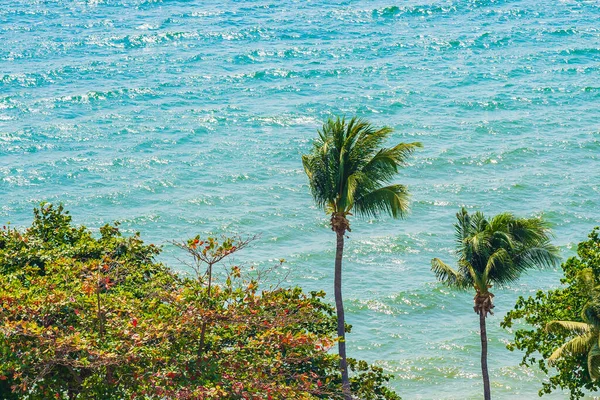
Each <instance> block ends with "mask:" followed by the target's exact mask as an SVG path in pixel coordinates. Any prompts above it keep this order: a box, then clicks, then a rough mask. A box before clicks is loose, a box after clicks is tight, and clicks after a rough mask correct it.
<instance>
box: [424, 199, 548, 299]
mask: <svg viewBox="0 0 600 400" xmlns="http://www.w3.org/2000/svg"><path fill="white" fill-rule="evenodd" d="M456 217H457V219H458V222H457V223H456V224H455V228H456V249H457V255H458V269H457V270H454V269H452V268H451V267H450V266H448V265H447V264H445V263H444V262H442V261H441V260H440V259H437V258H435V259H433V260H432V263H431V265H432V270H433V272H434V273H435V274H436V276H437V277H438V279H439V280H440V281H441V282H443V283H445V284H447V285H449V286H453V287H455V288H458V289H467V288H475V290H476V291H477V292H478V293H481V294H485V293H488V289H489V288H490V287H491V286H492V285H496V286H503V285H506V284H509V283H511V282H514V281H515V280H517V279H518V278H519V276H520V275H521V273H522V272H523V271H525V270H527V269H529V268H535V267H541V266H551V265H555V264H556V263H557V262H558V249H557V248H556V247H555V246H553V245H552V244H551V243H550V237H549V235H550V232H549V229H548V226H547V224H546V223H545V222H544V221H543V220H542V219H539V218H516V217H514V216H513V215H512V214H509V213H502V214H498V215H496V216H494V217H493V218H491V219H489V220H488V219H487V218H486V217H485V216H484V215H483V214H482V213H481V212H476V213H475V214H473V215H469V213H468V212H467V210H465V209H464V208H463V209H462V210H461V212H459V213H457V214H456Z"/></svg>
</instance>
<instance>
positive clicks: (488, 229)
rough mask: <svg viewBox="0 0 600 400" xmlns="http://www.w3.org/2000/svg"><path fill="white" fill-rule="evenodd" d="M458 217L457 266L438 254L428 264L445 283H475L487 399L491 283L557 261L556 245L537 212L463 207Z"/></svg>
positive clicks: (463, 285) (465, 286) (506, 280)
mask: <svg viewBox="0 0 600 400" xmlns="http://www.w3.org/2000/svg"><path fill="white" fill-rule="evenodd" d="M456 217H457V218H458V222H457V223H456V224H455V228H456V251H457V255H458V270H454V269H452V268H451V267H449V266H448V265H446V264H444V263H443V262H442V261H441V260H440V259H438V258H434V259H433V260H431V269H432V271H433V272H434V273H435V275H436V276H437V278H438V280H440V281H441V282H442V283H444V284H446V285H448V286H451V287H454V288H457V289H463V290H465V289H468V288H474V289H475V298H474V307H473V310H474V311H475V313H477V314H478V315H479V327H480V333H481V373H482V376H483V388H484V398H485V400H489V399H490V398H491V397H490V396H491V394H490V378H489V374H488V367H487V331H486V327H485V318H486V317H487V315H488V314H493V312H492V309H493V308H494V304H493V298H494V295H493V294H492V293H491V292H490V288H492V286H494V285H495V286H497V287H502V286H506V285H508V284H510V283H512V282H514V281H516V280H517V279H518V278H519V276H520V275H521V273H522V272H524V271H525V270H527V269H529V268H535V267H542V266H551V265H556V264H557V263H558V260H559V258H558V249H557V248H556V247H555V246H553V245H552V244H550V230H549V228H548V224H547V223H546V222H544V221H543V220H542V219H540V218H516V217H514V216H513V215H512V214H509V213H502V214H499V215H496V216H495V217H493V218H492V219H490V220H488V219H487V218H485V217H484V215H483V214H482V213H481V212H476V213H475V214H473V215H469V213H468V212H467V210H465V209H464V208H463V209H462V211H461V212H459V213H457V214H456Z"/></svg>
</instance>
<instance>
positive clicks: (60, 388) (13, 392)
mask: <svg viewBox="0 0 600 400" xmlns="http://www.w3.org/2000/svg"><path fill="white" fill-rule="evenodd" d="M196 240H198V241H197V242H196ZM200 242H202V240H200V239H199V238H193V239H191V240H190V241H188V242H187V243H186V244H185V246H188V248H185V246H184V249H185V250H186V251H187V252H188V253H189V252H193V251H195V250H198V251H200V252H201V254H202V256H205V255H206V256H207V257H208V258H206V259H205V260H204V261H203V260H198V259H196V258H194V263H196V262H199V264H194V265H196V266H197V267H198V273H199V274H203V273H202V272H201V270H200V268H201V267H203V266H205V261H206V260H208V261H210V262H213V261H214V262H218V261H220V257H221V256H222V257H226V256H228V255H230V254H233V252H234V251H236V250H237V249H239V248H241V247H243V246H245V243H247V242H246V241H244V240H242V241H241V242H240V241H238V240H237V239H235V238H234V239H228V238H224V239H223V240H219V241H217V240H216V239H214V238H213V240H212V241H211V240H210V239H205V240H204V243H203V245H200ZM211 243H212V245H211ZM201 246H204V247H201ZM207 246H208V248H207ZM234 247H235V249H234ZM204 249H206V254H204V252H203V250H204ZM159 253H160V249H159V248H158V247H156V246H154V245H151V244H150V245H147V244H144V242H143V241H142V240H141V238H140V236H139V235H137V234H136V235H134V236H132V237H123V236H122V235H121V233H120V231H119V229H118V227H117V226H116V225H113V226H111V225H106V226H104V227H102V228H101V229H100V237H99V238H95V237H93V236H92V235H91V233H90V231H89V230H87V229H86V228H85V227H79V228H75V227H73V226H72V225H71V218H70V216H69V215H68V213H67V212H66V211H64V210H63V208H62V207H60V206H59V207H53V206H52V205H47V204H46V205H43V206H42V207H41V208H40V209H36V210H35V219H34V222H33V224H32V226H31V227H30V228H28V229H26V230H24V231H20V230H16V229H12V228H5V229H0V398H2V399H20V398H27V399H30V400H46V399H54V398H56V399H63V400H64V399H90V398H102V399H107V400H120V399H144V400H153V399H155V400H158V399H165V398H168V399H188V400H192V399H207V400H208V399H223V398H227V399H248V398H252V399H265V400H267V399H306V400H316V399H340V398H341V397H342V391H341V388H340V382H341V374H340V372H339V369H338V362H337V356H335V355H334V354H331V353H330V351H329V350H330V349H331V348H332V347H333V345H334V343H335V341H334V338H335V327H336V320H335V317H334V310H333V307H332V306H330V305H329V304H327V303H325V302H323V301H322V299H323V297H324V295H325V294H324V293H323V292H313V293H310V294H307V293H304V292H303V291H302V290H301V289H300V288H297V287H292V288H280V287H268V288H267V289H264V288H261V286H264V282H263V283H262V284H261V282H260V281H259V279H260V277H261V276H263V277H264V274H263V272H264V271H260V273H258V272H257V271H248V272H245V271H244V268H243V266H239V265H230V266H228V267H227V268H224V269H223V270H222V271H221V270H220V271H216V272H217V273H216V274H214V275H213V276H212V279H213V281H212V286H211V288H210V289H209V288H208V286H207V283H208V282H206V280H205V279H204V278H202V279H200V278H199V277H193V278H185V277H182V276H179V275H177V274H175V273H174V272H173V271H172V270H171V269H169V268H168V267H166V266H164V265H162V264H160V263H158V262H156V261H155V259H154V258H155V256H157V255H158V254H159ZM196 255H198V254H196ZM192 256H194V254H192ZM213 264H214V263H213ZM211 268H212V266H211ZM202 269H203V268H202ZM208 273H210V271H209V272H208ZM261 289H262V290H261ZM209 290H210V296H209V293H208V292H209ZM207 326H209V327H210V329H207V328H206V327H207ZM352 365H353V366H354V367H355V369H356V371H357V374H356V376H355V377H353V380H352V382H351V384H352V385H353V386H352V387H353V389H354V390H355V391H356V393H358V394H359V395H360V396H361V398H363V399H365V400H398V399H399V397H398V396H397V395H396V394H395V393H394V392H392V391H391V390H389V389H387V388H386V387H385V386H384V384H385V382H387V381H388V380H389V376H388V375H386V374H384V373H383V371H382V370H381V369H380V368H377V367H373V366H368V365H366V363H364V362H360V361H359V362H356V363H353V364H352Z"/></svg>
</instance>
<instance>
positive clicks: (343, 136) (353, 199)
mask: <svg viewBox="0 0 600 400" xmlns="http://www.w3.org/2000/svg"><path fill="white" fill-rule="evenodd" d="M391 132H392V129H391V128H388V127H384V128H379V129H376V128H374V127H373V126H372V125H371V124H370V123H368V122H367V121H364V120H361V119H358V118H352V119H351V120H350V121H349V122H347V121H346V119H345V118H339V117H338V118H336V119H331V118H330V119H329V120H328V121H327V122H326V123H325V124H324V125H323V127H322V129H321V130H319V131H318V134H319V137H318V138H317V139H316V140H315V142H314V144H313V148H312V151H311V152H310V154H307V155H304V156H302V164H303V165H304V170H305V171H306V174H307V175H308V179H309V184H310V189H311V191H312V195H313V197H314V200H315V203H316V204H317V205H318V206H319V207H322V208H323V209H324V210H325V212H326V213H327V214H329V215H331V220H330V222H331V229H332V230H333V231H334V232H335V233H336V237H337V246H336V253H335V277H334V295H335V306H336V311H337V334H338V350H339V355H340V371H341V373H342V389H343V393H344V398H345V399H346V400H348V399H350V398H351V393H350V380H349V378H348V365H347V361H346V335H345V321H344V304H343V301H342V255H343V253H344V235H345V234H346V231H348V232H349V231H350V222H349V221H348V218H347V217H348V215H352V214H351V212H352V211H354V212H355V213H356V214H358V215H361V216H368V217H376V216H378V215H379V214H380V213H387V214H391V216H392V217H394V218H399V217H403V216H404V214H405V213H406V211H407V210H408V191H407V188H406V187H405V186H404V185H398V184H392V185H388V184H389V183H390V181H391V180H392V178H393V177H394V176H395V175H396V174H397V173H398V167H400V166H403V165H405V162H406V159H407V157H408V156H409V155H410V154H411V153H412V152H413V151H414V150H415V149H416V148H417V147H421V144H420V143H400V144H398V145H396V146H394V147H381V146H382V145H383V144H384V142H385V141H386V139H387V138H388V136H389V135H390V133H391Z"/></svg>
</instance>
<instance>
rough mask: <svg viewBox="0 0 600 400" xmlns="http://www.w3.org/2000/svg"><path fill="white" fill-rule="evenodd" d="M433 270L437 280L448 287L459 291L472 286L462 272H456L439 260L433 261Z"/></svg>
mask: <svg viewBox="0 0 600 400" xmlns="http://www.w3.org/2000/svg"><path fill="white" fill-rule="evenodd" d="M431 270H432V271H433V273H434V274H435V276H436V277H437V279H438V280H439V281H440V282H442V283H443V284H445V285H447V286H451V287H454V288H457V289H467V288H469V287H470V286H471V282H470V280H469V279H467V278H466V277H465V275H464V274H461V273H460V271H455V270H454V269H453V268H452V267H450V266H449V265H448V264H445V263H444V262H443V261H442V260H440V259H439V258H434V259H433V260H431Z"/></svg>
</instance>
